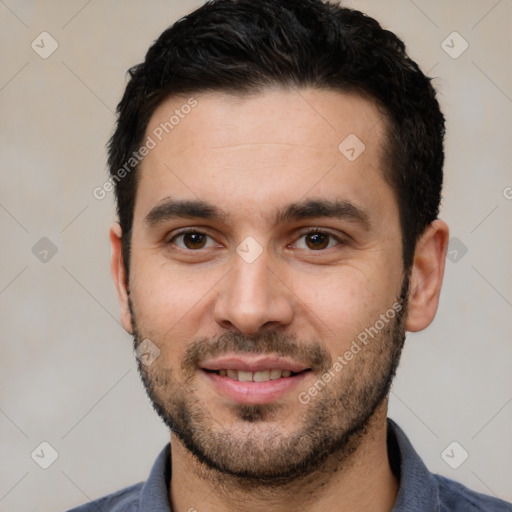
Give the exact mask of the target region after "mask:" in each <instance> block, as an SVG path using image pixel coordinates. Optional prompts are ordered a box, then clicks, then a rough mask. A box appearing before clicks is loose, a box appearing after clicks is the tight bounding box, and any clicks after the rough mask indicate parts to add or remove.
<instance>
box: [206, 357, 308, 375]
mask: <svg viewBox="0 0 512 512" xmlns="http://www.w3.org/2000/svg"><path fill="white" fill-rule="evenodd" d="M202 368H203V369H205V370H242V371H245V372H260V371H265V370H290V371H291V372H295V373H297V372H301V371H303V370H308V369H309V367H308V366H306V365H304V364H301V363H297V362H293V361H290V360H289V359H286V358H283V357H272V356H243V357H242V356H234V355H232V356H224V357H219V358H216V359H208V360H207V361H206V362H205V363H203V365H202Z"/></svg>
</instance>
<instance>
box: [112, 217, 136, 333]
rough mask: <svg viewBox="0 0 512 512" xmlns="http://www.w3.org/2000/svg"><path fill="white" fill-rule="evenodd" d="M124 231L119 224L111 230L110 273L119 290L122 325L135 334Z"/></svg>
mask: <svg viewBox="0 0 512 512" xmlns="http://www.w3.org/2000/svg"><path fill="white" fill-rule="evenodd" d="M122 235H123V234H122V230H121V226H120V225H119V224H118V223H115V224H113V225H112V227H111V228H110V245H111V248H112V256H111V260H110V272H111V273H112V278H113V279H114V284H115V286H116V290H117V296H118V299H119V306H120V308H121V323H122V324H123V327H124V328H125V329H126V331H128V332H129V333H130V334H131V333H132V332H133V324H132V315H131V313H130V307H129V305H128V282H127V280H126V269H125V265H124V260H123V252H122V250H121V247H122Z"/></svg>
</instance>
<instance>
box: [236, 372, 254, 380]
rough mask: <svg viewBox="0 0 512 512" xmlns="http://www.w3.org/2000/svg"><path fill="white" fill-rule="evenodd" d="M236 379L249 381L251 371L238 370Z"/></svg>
mask: <svg viewBox="0 0 512 512" xmlns="http://www.w3.org/2000/svg"><path fill="white" fill-rule="evenodd" d="M238 380H239V381H240V382H251V381H252V372H243V371H242V370H238Z"/></svg>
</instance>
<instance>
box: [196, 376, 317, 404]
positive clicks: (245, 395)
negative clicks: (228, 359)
mask: <svg viewBox="0 0 512 512" xmlns="http://www.w3.org/2000/svg"><path fill="white" fill-rule="evenodd" d="M202 373H203V374H204V375H205V376H206V377H207V378H208V379H210V382H212V384H213V385H214V386H215V388H216V389H217V390H218V391H220V392H221V393H222V394H223V395H224V396H227V397H228V398H231V399H232V400H234V401H235V402H237V403H239V404H247V405H256V404H269V403H271V402H275V401H276V400H277V399H279V398H281V397H283V396H284V395H286V393H289V392H290V391H291V390H293V388H295V387H296V386H297V385H298V384H299V383H301V382H302V381H303V380H304V378H305V377H306V375H307V374H308V373H309V372H301V373H298V374H297V375H293V376H290V377H281V378H280V379H275V380H267V381H265V382H241V381H238V380H234V379H231V378H229V377H222V376H220V375H218V374H217V373H214V372H207V371H204V370H203V372H202Z"/></svg>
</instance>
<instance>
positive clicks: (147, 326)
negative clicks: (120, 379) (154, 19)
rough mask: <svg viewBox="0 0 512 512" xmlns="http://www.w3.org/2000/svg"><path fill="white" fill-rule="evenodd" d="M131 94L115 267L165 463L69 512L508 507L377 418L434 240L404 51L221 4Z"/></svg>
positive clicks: (428, 179) (325, 21) (174, 43)
mask: <svg viewBox="0 0 512 512" xmlns="http://www.w3.org/2000/svg"><path fill="white" fill-rule="evenodd" d="M130 75H131V79H130V82H129V84H128V85H127V88H126V91H125V94H124V97H123V99H122V101H121V102H120V104H119V107H118V113H119V118H118V122H117V127H116V131H115V133H114V135H113V137H112V139H111V141H110V145H109V166H110V172H111V181H112V183H113V184H114V185H115V187H116V197H117V204H118V215H119V224H115V225H114V226H113V227H112V229H111V233H110V238H111V243H112V262H111V269H112V274H113V277H114V281H115V284H116V287H117V290H118V295H119V301H120V305H121V318H122V322H123V325H124V327H125V329H126V330H127V331H128V332H130V333H132V334H133V337H134V344H135V345H134V346H135V350H136V353H137V355H138V360H139V363H138V364H139V371H140V374H141V377H142V380H143V382H144V385H145V387H146V389H147V392H148V395H149V396H150V398H151V400H152V402H153V404H154V407H155V410H156V411H157V412H158V414H159V415H160V416H161V418H162V419H163V421H164V422H165V423H166V425H167V426H168V427H169V428H170V429H171V443H170V444H169V445H167V446H166V447H165V448H164V450H163V451H162V453H161V454H160V456H159V457H158V459H157V461H156V462H155V465H154V467H153V470H152V472H151V474H150V476H149V478H148V480H147V482H145V483H144V484H138V485H135V486H133V487H130V488H127V489H124V490H122V491H119V492H117V493H114V494H112V495H110V496H107V497H105V498H102V499H100V500H97V501H94V502H92V503H90V504H88V505H84V506H82V507H79V508H78V509H76V510H77V511H80V510H81V511H88V510H101V511H107V510H108V511H116V512H117V511H119V512H120V511H153V510H154V511H156V510H159V511H169V510H172V511H174V512H184V511H199V512H201V511H228V510H229V511H231V510H241V509H243V510H245V511H255V510H275V511H288V510H298V509H299V510H308V511H319V510H336V511H355V510H365V511H366V510H367V511H375V512H380V511H391V510H393V511H396V512H399V511H406V510H407V511H434V510H435V511H448V510H450V511H465V512H466V511H473V510H475V511H476V510H486V511H502V510H512V507H511V506H510V505H509V504H507V503H505V502H503V501H500V500H498V499H495V498H491V497H488V496H484V495H481V494H478V493H476V492H473V491H471V490H469V489H467V488H465V487H463V486H462V485H460V484H458V483H456V482H454V481H451V480H449V479H446V478H443V477H441V476H438V475H433V474H431V473H430V472H429V471H428V470H427V469H426V467H425V466H424V465H423V463H422V461H421V460H420V458H419V457H418V455H417V454H416V453H415V451H414V449H413V448H412V446H411V444H410V443H409V441H408V439H407V438H406V436H405V434H404V433H403V432H402V430H401V429H400V428H399V427H398V425H396V424H395V423H394V422H393V421H392V420H389V419H387V404H388V393H389V389H390V385H391V382H392V380H393V377H394V374H395V370H396V368H397V365H398V362H399V358H400V353H401V350H402V346H403V343H404V339H405V332H406V331H413V332H414V331H420V330H422V329H425V328H426V327H427V326H428V325H429V324H430V323H431V322H432V320H433V318H434V316H435V313H436V309H437V306H438V300H439V294H440V290H441V284H442V279H443V273H444V261H445V255H446V250H447V241H448V227H447V226H446V224H445V223H444V222H443V221H441V220H439V219H438V218H437V216H438V213H439V201H440V194H441V187H442V177H443V173H442V167H443V159H444V155H443V137H444V117H443V115H442V113H441V112H440V109H439V105H438V102H437V100H436V98H435V92H434V90H433V88H432V86H431V84H430V79H429V78H427V77H425V76H424V75H423V73H422V72H421V71H420V70H419V68H418V66H417V65H416V64H415V63H414V62H413V61H411V60H410V59H409V58H408V57H407V55H406V53H405V50H404V45H403V43H402V42H401V41H400V40H399V39H398V38H397V37H396V36H395V35H394V34H392V33H391V32H388V31H385V30H383V29H382V28H381V27H380V26H379V24H378V23H377V22H376V21H375V20H373V19H371V18H369V17H367V16H365V15H363V14H362V13H360V12H357V11H353V10H350V9H346V8H341V7H339V6H336V5H331V4H327V3H323V2H321V1H320V0H259V1H257V2H254V1H252V0H238V1H232V0H218V1H213V2H210V3H208V4H206V5H204V6H203V7H201V8H200V9H198V10H197V11H195V12H194V13H192V14H190V15H189V16H187V17H185V18H184V19H182V20H180V21H179V22H177V23H176V24H174V25H173V26H172V27H171V28H169V29H168V30H166V31H165V32H164V33H163V34H162V35H161V36H160V37H159V39H158V40H157V41H156V42H155V43H154V44H153V46H152V47H151V48H150V49H149V51H148V53H147V55H146V59H145V61H144V62H143V63H142V64H140V65H138V66H135V67H134V68H132V69H131V70H130Z"/></svg>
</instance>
